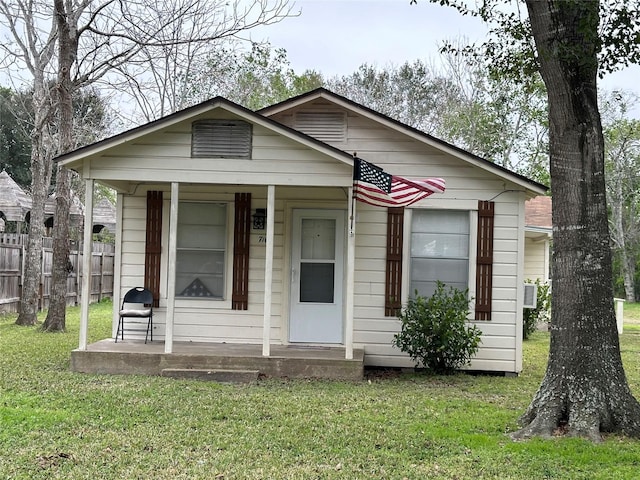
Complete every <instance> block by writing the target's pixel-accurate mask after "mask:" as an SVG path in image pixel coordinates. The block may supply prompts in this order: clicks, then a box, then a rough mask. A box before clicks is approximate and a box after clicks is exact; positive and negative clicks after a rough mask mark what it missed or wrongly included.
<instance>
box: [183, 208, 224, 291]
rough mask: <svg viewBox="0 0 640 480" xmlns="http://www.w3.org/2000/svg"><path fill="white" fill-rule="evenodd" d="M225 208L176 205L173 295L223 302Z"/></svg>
mask: <svg viewBox="0 0 640 480" xmlns="http://www.w3.org/2000/svg"><path fill="white" fill-rule="evenodd" d="M226 230H227V205H226V204H216V203H197V202H180V204H179V205H178V239H177V241H178V244H177V256H176V296H177V297H180V298H198V299H218V300H220V299H223V298H224V294H225V292H224V286H225V263H226V262H225V256H226V246H227V236H226Z"/></svg>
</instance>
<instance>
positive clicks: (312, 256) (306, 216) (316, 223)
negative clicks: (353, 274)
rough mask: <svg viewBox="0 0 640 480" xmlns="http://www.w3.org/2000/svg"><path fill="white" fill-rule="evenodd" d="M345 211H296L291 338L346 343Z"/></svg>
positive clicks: (292, 268) (292, 270)
mask: <svg viewBox="0 0 640 480" xmlns="http://www.w3.org/2000/svg"><path fill="white" fill-rule="evenodd" d="M344 217H345V213H344V211H343V210H306V209H300V210H294V211H293V234H292V253H291V312H290V313H291V314H290V318H289V340H290V341H291V342H306V343H342V331H343V327H342V312H343V309H342V290H343V278H344V277H343V267H344V265H343V263H344V252H343V248H344V235H345V232H344Z"/></svg>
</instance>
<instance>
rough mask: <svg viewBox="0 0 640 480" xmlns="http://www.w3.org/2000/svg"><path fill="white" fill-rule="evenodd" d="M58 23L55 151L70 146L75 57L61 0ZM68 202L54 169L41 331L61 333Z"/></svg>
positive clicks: (66, 184) (67, 189) (67, 175)
mask: <svg viewBox="0 0 640 480" xmlns="http://www.w3.org/2000/svg"><path fill="white" fill-rule="evenodd" d="M54 6H55V15H56V19H57V24H58V52H59V55H58V85H57V93H58V119H59V122H58V128H59V137H58V138H59V149H58V150H59V152H60V153H65V152H68V151H69V150H71V148H72V146H73V103H72V94H71V92H72V89H73V85H72V82H71V67H72V65H73V63H74V61H75V58H76V51H77V38H76V29H75V25H74V20H73V18H74V17H73V12H71V11H70V12H67V11H66V10H65V3H64V2H63V0H55V1H54ZM70 203H71V172H69V171H68V170H67V169H65V168H58V170H57V175H56V214H55V219H54V221H55V223H54V230H53V272H52V276H51V297H50V300H49V311H48V312H47V318H46V320H45V322H44V325H43V326H42V328H43V330H45V331H64V329H65V327H66V325H65V323H66V322H65V318H66V308H67V277H68V276H69V269H68V266H69V223H70V215H69V210H70Z"/></svg>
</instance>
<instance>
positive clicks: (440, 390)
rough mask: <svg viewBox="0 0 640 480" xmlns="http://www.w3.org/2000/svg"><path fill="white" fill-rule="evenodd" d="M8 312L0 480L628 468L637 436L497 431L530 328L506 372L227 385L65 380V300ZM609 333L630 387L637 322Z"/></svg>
mask: <svg viewBox="0 0 640 480" xmlns="http://www.w3.org/2000/svg"><path fill="white" fill-rule="evenodd" d="M625 307H626V311H627V312H628V311H631V309H630V308H628V307H630V306H627V305H625ZM633 307H634V308H633V310H634V311H635V313H634V315H637V314H639V313H640V309H636V308H635V307H636V306H633ZM110 312H111V305H110V304H109V303H102V304H99V305H94V306H92V310H91V321H90V327H89V333H90V341H94V340H97V339H99V338H105V337H107V336H109V334H110V329H111V327H110V323H109V322H110ZM639 316H640V315H639ZM14 321H15V316H7V317H0V373H1V376H0V452H2V453H1V454H0V478H1V479H5V478H7V479H9V478H19V479H51V478H63V479H101V478H122V479H134V478H139V479H179V478H183V479H198V478H201V479H264V478H270V479H284V478H298V479H307V478H339V479H360V478H362V479H369V478H388V479H404V478H407V479H428V478H446V479H488V478H495V479H509V478H513V479H539V478H568V479H599V478H601V479H624V478H629V479H632V478H638V476H639V475H640V473H639V472H640V443H639V442H637V441H633V440H628V439H625V438H620V437H614V436H611V437H608V438H607V439H606V441H605V442H603V443H602V444H599V445H594V444H591V443H588V442H585V441H582V440H577V439H565V438H562V439H560V438H559V439H555V440H546V441H542V440H532V441H528V442H512V441H511V440H510V439H509V437H508V433H509V432H511V431H513V430H515V429H516V428H517V419H518V416H519V415H520V414H521V413H522V412H523V411H524V409H525V408H526V406H527V405H528V403H529V401H530V400H531V398H532V396H533V394H534V392H535V391H536V389H537V387H538V385H539V383H540V380H541V377H542V375H543V373H544V364H545V361H546V355H547V349H548V344H549V342H548V341H549V337H548V334H546V333H541V332H537V333H535V334H533V336H532V339H531V340H529V341H527V342H525V345H524V372H523V374H522V375H520V377H518V378H502V377H490V376H472V375H464V374H460V375H456V376H453V377H427V376H421V375H413V374H403V375H399V376H398V375H389V376H380V375H378V376H371V377H369V378H368V379H365V380H363V381H359V382H336V381H302V380H301V381H291V380H282V379H270V380H266V381H261V382H260V383H259V384H257V385H251V386H247V385H242V386H239V385H220V384H216V383H208V382H198V381H180V380H173V379H167V378H160V377H142V376H109V375H86V374H77V373H72V372H70V371H69V356H70V351H71V350H72V349H73V348H75V347H76V346H77V341H78V323H79V310H78V309H77V308H71V309H70V310H69V314H68V319H67V324H68V329H69V331H68V333H64V334H51V333H41V332H40V331H39V330H38V329H37V328H31V327H18V326H15V325H14V324H13V322H14ZM621 342H622V354H623V357H624V362H625V367H626V370H627V374H628V376H629V380H630V383H631V388H632V389H633V391H634V392H635V394H636V396H640V366H639V362H638V355H639V353H640V331H637V330H633V331H629V332H628V333H627V331H626V330H625V333H624V334H623V335H622V336H621Z"/></svg>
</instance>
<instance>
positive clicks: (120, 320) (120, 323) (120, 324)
mask: <svg viewBox="0 0 640 480" xmlns="http://www.w3.org/2000/svg"><path fill="white" fill-rule="evenodd" d="M120 328H122V317H120V318H119V319H118V329H117V330H116V338H115V343H118V335H119V334H120ZM123 334H124V332H123Z"/></svg>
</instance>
